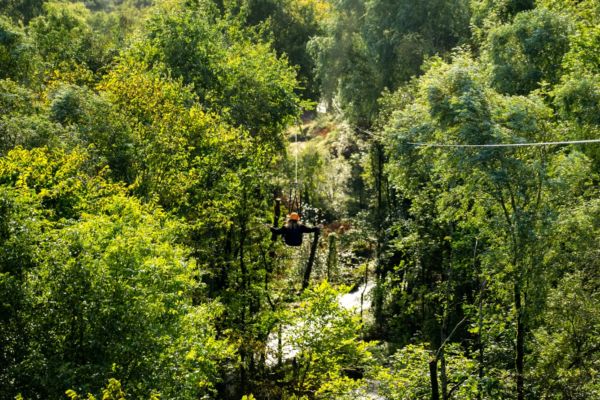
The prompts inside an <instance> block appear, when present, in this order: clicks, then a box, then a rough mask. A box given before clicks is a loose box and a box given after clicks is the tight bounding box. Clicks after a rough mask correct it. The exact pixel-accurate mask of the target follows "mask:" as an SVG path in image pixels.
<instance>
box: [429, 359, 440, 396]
mask: <svg viewBox="0 0 600 400" xmlns="http://www.w3.org/2000/svg"><path fill="white" fill-rule="evenodd" d="M437 361H438V360H437V357H435V356H433V357H432V359H431V360H430V361H429V378H430V380H431V400H440V388H439V386H438V378H437Z"/></svg>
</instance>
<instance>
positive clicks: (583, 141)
mask: <svg viewBox="0 0 600 400" xmlns="http://www.w3.org/2000/svg"><path fill="white" fill-rule="evenodd" d="M588 143H600V139H586V140H563V141H557V142H528V143H490V144H443V143H418V142H407V143H406V144H409V145H411V146H417V147H452V148H485V147H532V146H553V145H555V146H564V145H569V144H588Z"/></svg>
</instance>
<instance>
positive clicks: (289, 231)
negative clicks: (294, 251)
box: [270, 212, 320, 246]
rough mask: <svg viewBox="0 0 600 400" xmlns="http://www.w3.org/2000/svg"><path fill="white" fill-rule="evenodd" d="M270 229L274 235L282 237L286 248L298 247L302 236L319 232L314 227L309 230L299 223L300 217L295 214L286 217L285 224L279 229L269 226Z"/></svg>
mask: <svg viewBox="0 0 600 400" xmlns="http://www.w3.org/2000/svg"><path fill="white" fill-rule="evenodd" d="M270 228H271V232H273V234H274V235H281V236H283V241H284V242H285V244H287V245H288V246H300V245H301V244H302V235H303V234H305V233H312V232H319V231H320V229H319V228H318V227H316V226H315V227H312V228H309V227H308V226H306V225H304V224H303V223H302V222H300V215H298V213H296V212H293V213H291V214H290V215H288V220H287V223H286V224H285V225H283V226H282V227H281V228H277V227H275V226H271V227H270Z"/></svg>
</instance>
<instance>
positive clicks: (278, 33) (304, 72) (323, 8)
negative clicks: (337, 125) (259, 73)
mask: <svg viewBox="0 0 600 400" xmlns="http://www.w3.org/2000/svg"><path fill="white" fill-rule="evenodd" d="M231 3H236V4H235V7H232V6H231V5H229V8H233V10H228V11H233V12H234V13H240V14H242V17H243V18H244V20H245V23H246V24H248V25H250V26H261V27H262V26H264V27H265V28H266V29H267V30H268V31H269V32H270V35H269V36H270V39H271V40H272V41H273V47H274V49H275V50H276V51H277V53H278V54H279V55H280V56H282V55H285V56H287V58H288V59H289V62H290V64H292V65H294V66H296V67H297V68H298V79H299V83H300V86H301V88H300V89H299V93H300V94H301V95H302V97H304V98H308V99H311V100H318V96H319V88H318V84H317V82H316V81H315V77H314V67H315V65H314V60H313V59H312V57H311V56H310V55H309V54H308V51H307V43H308V42H309V40H310V39H311V37H313V36H315V35H317V34H318V33H320V31H321V26H320V22H322V20H323V19H324V18H325V16H326V14H327V12H328V10H329V4H328V3H327V2H326V1H323V0H302V1H291V0H285V1H276V0H243V1H237V2H236V1H233V2H231Z"/></svg>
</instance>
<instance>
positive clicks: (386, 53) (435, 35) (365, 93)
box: [311, 0, 469, 125]
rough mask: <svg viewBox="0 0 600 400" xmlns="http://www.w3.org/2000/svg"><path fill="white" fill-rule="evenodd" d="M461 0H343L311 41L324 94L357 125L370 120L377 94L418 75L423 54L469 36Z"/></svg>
mask: <svg viewBox="0 0 600 400" xmlns="http://www.w3.org/2000/svg"><path fill="white" fill-rule="evenodd" d="M468 20H469V9H468V4H467V2H465V1H462V0H457V1H410V0H406V1H387V0H372V1H366V2H362V1H343V2H338V3H336V5H335V7H334V9H333V10H332V13H331V17H330V19H329V20H328V21H327V23H326V30H325V34H324V35H323V36H321V37H317V38H315V39H314V40H313V42H312V43H311V47H312V52H313V54H314V56H315V58H316V64H317V76H318V78H319V79H320V80H321V83H322V94H323V95H324V96H325V97H326V99H328V100H329V101H332V100H335V101H336V102H337V103H339V105H340V106H341V107H342V109H343V111H344V113H345V116H346V117H347V118H349V119H350V121H351V122H353V123H357V124H359V125H370V124H371V123H373V121H374V120H375V117H376V112H377V99H378V98H379V97H380V95H381V93H382V91H383V90H384V89H385V88H388V89H390V90H396V89H397V88H398V87H399V86H400V85H402V84H403V83H405V82H406V81H408V80H409V79H410V78H411V77H413V76H415V75H418V74H419V73H420V72H421V71H420V67H421V64H422V62H423V60H424V59H425V57H427V56H430V55H433V54H435V53H437V52H441V53H443V52H446V51H449V50H450V49H452V48H453V47H454V46H456V45H458V44H460V43H461V42H462V41H463V40H465V39H466V38H467V37H468V36H469V32H468V31H467V30H466V27H467V26H468Z"/></svg>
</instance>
